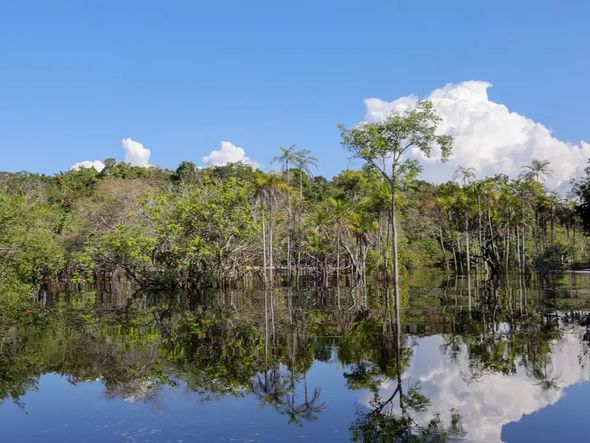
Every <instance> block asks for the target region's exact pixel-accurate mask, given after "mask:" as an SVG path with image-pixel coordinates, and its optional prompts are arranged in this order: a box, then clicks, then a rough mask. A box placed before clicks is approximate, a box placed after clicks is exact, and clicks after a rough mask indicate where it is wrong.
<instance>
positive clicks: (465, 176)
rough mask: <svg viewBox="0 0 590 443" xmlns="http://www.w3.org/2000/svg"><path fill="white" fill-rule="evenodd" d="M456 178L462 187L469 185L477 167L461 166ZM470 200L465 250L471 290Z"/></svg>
mask: <svg viewBox="0 0 590 443" xmlns="http://www.w3.org/2000/svg"><path fill="white" fill-rule="evenodd" d="M454 177H455V180H457V179H461V187H462V188H465V186H467V185H469V184H470V183H471V181H472V180H473V179H474V178H475V169H473V168H470V167H465V166H459V167H458V168H457V169H456V170H455V174H454ZM468 206H469V202H465V252H466V261H467V289H468V291H471V280H470V279H471V263H470V262H471V257H470V247H469V208H468Z"/></svg>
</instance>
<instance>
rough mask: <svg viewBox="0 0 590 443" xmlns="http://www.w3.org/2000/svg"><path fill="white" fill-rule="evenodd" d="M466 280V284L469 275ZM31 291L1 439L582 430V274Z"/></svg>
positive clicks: (6, 367) (447, 436) (525, 437)
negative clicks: (32, 304) (399, 287)
mask: <svg viewBox="0 0 590 443" xmlns="http://www.w3.org/2000/svg"><path fill="white" fill-rule="evenodd" d="M473 280H477V279H473ZM471 286H472V287H471V288H467V287H466V282H465V280H464V279H462V278H455V277H452V276H446V275H442V274H438V273H421V274H414V275H412V276H410V277H409V278H407V279H405V285H404V289H403V300H402V301H403V309H402V312H401V331H402V333H401V334H400V336H399V340H398V336H397V334H396V328H395V324H394V322H393V319H394V318H395V316H394V315H393V312H392V308H391V306H392V300H391V296H390V294H389V295H388V293H387V291H383V290H377V289H375V288H355V289H350V288H330V289H328V290H324V289H320V288H313V287H307V288H305V289H299V290H297V289H286V288H281V289H276V290H273V291H264V290H261V289H239V290H238V289H236V290H231V291H213V292H211V291H210V292H206V293H199V294H148V293H133V292H130V291H129V290H128V289H126V288H124V287H117V286H114V287H111V288H109V290H108V291H105V290H104V289H100V288H87V289H85V290H82V291H69V292H65V291H63V290H62V291H57V292H55V291H41V292H40V294H39V299H38V301H37V305H36V306H37V308H36V309H35V310H32V311H31V315H30V316H27V317H26V318H23V319H22V321H21V323H20V324H17V325H4V327H3V328H2V329H0V334H1V335H0V340H1V341H0V426H1V428H2V430H3V431H2V432H3V441H11V442H31V441H43V442H80V441H86V442H121V441H124V442H127V441H128V442H167V441H171V442H181V441H182V442H189V441H238V442H271V441H272V442H275V441H285V442H291V441H326V442H331V441H334V442H341V441H473V442H500V441H507V442H519V441H523V442H524V441H556V440H557V439H558V440H560V441H562V442H565V441H587V440H588V438H587V436H586V432H585V427H584V426H583V424H584V420H585V418H586V416H587V414H586V412H585V411H587V408H588V406H589V405H590V396H589V395H588V394H590V384H589V383H588V379H589V376H590V372H589V369H588V368H589V366H588V364H589V363H590V362H589V352H588V351H589V347H588V344H589V341H588V339H589V336H588V332H587V326H586V324H587V318H586V314H587V311H588V307H589V306H590V276H589V275H578V274H565V275H560V276H556V277H551V278H545V279H543V278H540V277H535V276H533V277H527V278H524V277H511V278H502V279H500V280H497V281H493V282H490V281H472V282H471Z"/></svg>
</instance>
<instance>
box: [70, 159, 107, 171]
mask: <svg viewBox="0 0 590 443" xmlns="http://www.w3.org/2000/svg"><path fill="white" fill-rule="evenodd" d="M90 168H94V169H96V170H97V171H98V172H100V171H102V170H103V169H104V163H103V162H101V161H100V160H84V161H81V162H78V163H74V164H73V165H72V166H71V168H70V171H78V170H80V169H90Z"/></svg>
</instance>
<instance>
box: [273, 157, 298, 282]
mask: <svg viewBox="0 0 590 443" xmlns="http://www.w3.org/2000/svg"><path fill="white" fill-rule="evenodd" d="M279 149H280V151H281V155H277V156H276V157H274V158H273V159H272V163H280V164H281V165H282V168H283V173H284V174H285V175H286V177H287V186H291V170H290V169H289V165H291V164H295V163H296V162H297V151H295V145H291V146H289V147H288V148H285V147H283V146H280V147H279ZM287 221H288V223H287V224H288V226H287V278H288V279H289V281H291V196H290V194H287Z"/></svg>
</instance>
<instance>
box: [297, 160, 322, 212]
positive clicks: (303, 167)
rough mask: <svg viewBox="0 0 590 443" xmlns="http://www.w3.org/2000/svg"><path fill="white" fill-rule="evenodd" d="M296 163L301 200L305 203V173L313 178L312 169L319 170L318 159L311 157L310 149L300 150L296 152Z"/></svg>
mask: <svg viewBox="0 0 590 443" xmlns="http://www.w3.org/2000/svg"><path fill="white" fill-rule="evenodd" d="M294 163H295V165H297V167H298V168H299V199H300V201H303V173H306V174H307V175H309V176H311V175H312V174H311V168H312V167H314V168H317V166H318V159H317V158H316V157H314V156H313V155H311V151H310V150H309V149H300V150H299V151H296V152H295V159H294Z"/></svg>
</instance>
